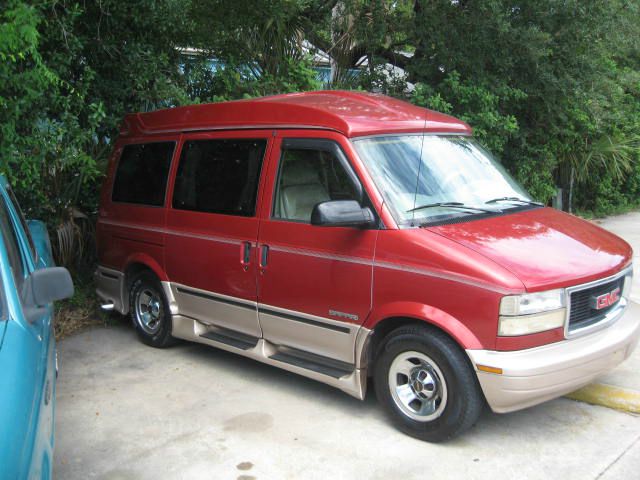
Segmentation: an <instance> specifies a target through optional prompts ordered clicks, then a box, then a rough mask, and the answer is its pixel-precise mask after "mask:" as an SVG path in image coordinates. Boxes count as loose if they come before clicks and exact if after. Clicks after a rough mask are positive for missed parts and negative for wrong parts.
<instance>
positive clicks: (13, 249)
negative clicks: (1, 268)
mask: <svg viewBox="0 0 640 480" xmlns="http://www.w3.org/2000/svg"><path fill="white" fill-rule="evenodd" d="M0 231H1V232H2V237H3V240H4V245H5V247H6V249H7V257H8V258H9V267H10V268H11V273H12V274H13V278H14V280H15V282H16V287H17V288H18V291H20V289H21V288H22V283H23V282H24V278H25V275H26V270H25V267H24V263H23V260H22V254H21V252H20V242H19V241H18V236H17V234H16V231H15V229H14V227H13V224H12V223H11V215H10V214H9V210H8V208H7V204H6V203H5V201H4V199H3V198H2V197H0Z"/></svg>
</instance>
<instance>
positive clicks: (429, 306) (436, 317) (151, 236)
mask: <svg viewBox="0 0 640 480" xmlns="http://www.w3.org/2000/svg"><path fill="white" fill-rule="evenodd" d="M97 239H98V253H99V267H98V269H97V272H96V284H97V293H98V295H99V296H100V298H101V299H102V300H103V301H104V303H105V305H104V307H105V308H106V309H115V310H116V311H118V312H120V313H122V314H128V315H130V317H131V320H132V322H133V325H134V326H135V329H136V331H137V333H138V335H139V337H140V339H141V340H142V341H143V342H145V343H147V344H149V345H151V346H154V347H165V346H167V345H169V344H171V343H172V341H173V340H174V339H185V340H190V341H194V342H200V343H204V344H207V345H211V346H215V347H218V348H221V349H224V350H228V351H231V352H236V353H239V354H240V355H245V356H247V357H251V358H254V359H256V360H259V361H261V362H264V363H267V364H269V365H274V366H278V367H280V368H283V369H285V370H289V371H292V372H296V373H299V374H301V375H304V376H306V377H310V378H313V379H316V380H319V381H321V382H324V383H327V384H329V385H332V386H334V387H337V388H339V389H341V390H343V391H345V392H347V393H348V394H350V395H353V396H354V397H357V398H359V399H362V398H364V396H365V393H366V387H367V378H368V377H373V384H374V385H375V390H376V396H377V397H378V399H379V401H380V403H382V405H383V406H384V408H385V410H386V411H387V412H388V413H389V414H390V416H391V418H392V419H393V421H394V422H395V423H396V424H397V425H398V427H399V428H400V429H401V430H403V431H404V432H406V433H408V434H410V435H413V436H415V437H418V438H421V439H425V440H429V441H439V440H445V439H447V438H450V437H452V436H454V435H456V434H458V433H460V432H462V431H463V430H465V429H466V428H469V427H470V426H471V425H473V424H474V423H475V421H476V420H477V419H478V416H479V415H480V412H481V410H482V408H483V406H484V404H485V401H486V403H488V404H489V406H490V407H491V409H492V410H493V411H495V412H511V411H514V410H518V409H521V408H525V407H528V406H531V405H535V404H538V403H540V402H543V401H545V400H549V399H551V398H554V397H558V396H560V395H563V394H565V393H567V392H570V391H572V390H575V389H577V388H579V387H581V386H583V385H585V384H588V383H589V382H591V381H592V380H593V379H594V378H595V377H596V376H598V375H599V374H601V373H603V372H605V371H607V370H609V369H610V368H612V367H614V366H615V365H617V364H618V363H620V362H621V361H622V360H624V359H625V358H627V357H628V356H629V355H630V354H631V352H632V351H633V349H634V347H635V346H636V344H637V342H638V337H639V335H640V326H639V322H638V319H635V318H631V317H630V316H626V317H625V316H623V313H624V311H625V308H626V307H627V303H628V301H629V300H628V297H629V291H630V286H631V275H632V268H631V258H632V251H631V248H630V247H629V245H628V244H627V243H625V242H624V241H623V240H621V239H620V238H618V237H616V236H615V235H612V234H611V233H609V232H607V231H605V230H603V229H601V228H599V227H597V226H595V225H593V224H591V223H588V222H585V221H583V220H581V219H579V218H576V217H574V216H571V215H568V214H565V213H562V212H559V211H556V210H553V209H550V208H545V207H544V206H542V205H541V204H539V203H536V202H535V201H533V200H532V199H531V197H530V196H529V195H528V194H527V192H526V191H525V190H524V189H523V188H522V187H521V186H520V185H518V184H517V183H516V182H515V181H514V180H513V179H512V178H511V177H510V176H509V175H508V173H507V172H506V171H505V170H504V168H503V167H502V166H501V165H500V164H499V163H498V162H496V161H495V160H494V159H493V158H492V157H491V155H490V154H489V153H488V152H486V151H485V150H484V149H483V148H482V147H481V146H480V145H479V144H478V143H476V142H475V141H474V140H473V138H472V136H471V129H470V128H469V126H468V125H466V124H465V123H463V122H461V121H459V120H456V119H455V118H452V117H449V116H446V115H442V114H439V113H436V112H433V111H429V110H425V109H423V108H419V107H416V106H413V105H410V104H408V103H405V102H402V101H399V100H395V99H392V98H388V97H385V96H382V95H374V94H365V93H354V92H339V91H327V92H311V93H299V94H289V95H279V96H273V97H265V98H257V99H251V100H242V101H235V102H224V103H218V104H209V105H194V106H188V107H180V108H173V109H169V110H162V111H157V112H151V113H138V114H132V115H128V116H126V117H125V119H124V123H123V126H122V128H121V131H120V137H119V139H118V141H117V143H116V145H115V150H114V152H113V156H112V157H111V160H110V163H109V167H108V173H107V176H106V179H105V182H104V186H103V189H102V196H101V204H100V212H99V219H98V224H97Z"/></svg>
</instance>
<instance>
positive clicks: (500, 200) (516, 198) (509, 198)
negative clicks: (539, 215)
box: [484, 197, 544, 207]
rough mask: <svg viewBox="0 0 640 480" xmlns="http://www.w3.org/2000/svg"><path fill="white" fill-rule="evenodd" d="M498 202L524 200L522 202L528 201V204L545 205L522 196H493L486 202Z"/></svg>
mask: <svg viewBox="0 0 640 480" xmlns="http://www.w3.org/2000/svg"><path fill="white" fill-rule="evenodd" d="M498 202H522V203H526V204H527V205H538V206H539V207H542V206H544V205H543V204H542V203H540V202H533V201H531V200H525V199H524V198H520V197H498V198H493V199H491V200H487V201H486V202H484V203H498Z"/></svg>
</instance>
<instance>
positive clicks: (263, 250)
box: [260, 245, 269, 268]
mask: <svg viewBox="0 0 640 480" xmlns="http://www.w3.org/2000/svg"><path fill="white" fill-rule="evenodd" d="M268 262H269V245H261V246H260V268H267V263H268Z"/></svg>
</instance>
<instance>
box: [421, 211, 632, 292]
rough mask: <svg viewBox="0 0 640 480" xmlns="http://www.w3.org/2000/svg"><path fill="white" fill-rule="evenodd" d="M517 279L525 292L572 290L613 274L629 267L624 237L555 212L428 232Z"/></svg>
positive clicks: (479, 221) (517, 214)
mask: <svg viewBox="0 0 640 480" xmlns="http://www.w3.org/2000/svg"><path fill="white" fill-rule="evenodd" d="M427 229H428V230H429V231H431V232H433V233H436V234H438V235H442V236H443V237H446V238H448V239H450V240H453V241H455V242H457V243H459V244H461V245H464V246H465V247H467V248H470V249H471V250H474V251H476V252H478V253H480V254H481V255H484V256H485V257H487V258H489V259H491V260H493V261H494V262H496V263H497V264H499V265H501V266H503V267H504V268H506V269H508V270H509V271H510V272H511V273H513V274H514V275H516V276H517V277H518V278H519V279H520V281H521V282H522V283H523V284H524V286H525V288H526V289H527V291H539V290H547V289H552V288H560V287H568V286H571V285H578V284H581V283H586V282H590V281H593V280H596V279H598V278H602V277H606V276H608V275H612V274H614V273H616V272H618V271H619V270H621V269H622V268H624V267H625V266H626V265H627V264H629V263H630V262H631V258H632V250H631V247H630V246H629V244H628V243H627V242H625V241H624V240H622V239H621V238H620V237H617V236H616V235H614V234H612V233H610V232H608V231H606V230H604V229H602V228H600V227H598V226H597V225H594V224H593V223H591V222H587V221H585V220H582V219H580V218H578V217H575V216H573V215H569V214H567V213H564V212H560V211H558V210H554V209H551V208H536V209H532V210H525V211H519V212H514V213H506V214H504V215H500V216H496V217H490V218H484V219H477V220H470V221H467V222H460V223H454V224H449V225H440V226H434V227H427Z"/></svg>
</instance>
